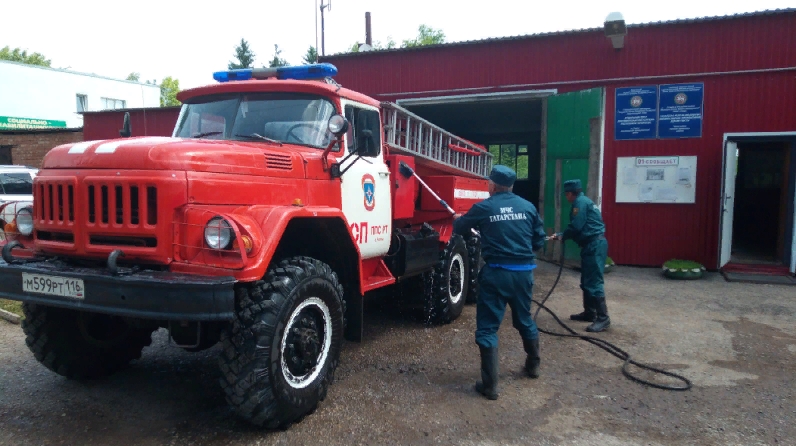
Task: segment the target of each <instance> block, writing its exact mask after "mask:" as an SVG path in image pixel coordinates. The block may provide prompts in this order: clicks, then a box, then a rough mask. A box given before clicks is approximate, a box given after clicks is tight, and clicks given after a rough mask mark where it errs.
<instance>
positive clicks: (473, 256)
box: [465, 235, 483, 304]
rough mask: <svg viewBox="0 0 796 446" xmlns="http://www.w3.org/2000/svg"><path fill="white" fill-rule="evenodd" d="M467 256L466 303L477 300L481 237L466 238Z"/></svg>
mask: <svg viewBox="0 0 796 446" xmlns="http://www.w3.org/2000/svg"><path fill="white" fill-rule="evenodd" d="M467 257H468V266H469V268H470V269H469V271H468V272H467V300H466V301H465V302H466V303H468V304H473V303H476V302H477V301H478V273H479V272H480V271H481V263H482V262H483V260H482V259H481V237H479V236H475V235H474V236H471V237H470V238H468V239H467Z"/></svg>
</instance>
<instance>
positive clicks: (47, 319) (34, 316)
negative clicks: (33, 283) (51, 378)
mask: <svg viewBox="0 0 796 446" xmlns="http://www.w3.org/2000/svg"><path fill="white" fill-rule="evenodd" d="M22 309H23V311H24V312H25V320H24V321H23V322H22V330H23V331H24V332H25V335H26V336H27V337H26V338H25V343H26V344H27V345H28V348H29V349H30V350H31V351H32V352H33V355H34V356H35V357H36V359H37V360H38V361H39V362H40V363H42V364H44V366H45V367H47V368H48V369H50V370H52V371H53V372H55V373H57V374H59V375H63V376H65V377H67V378H74V379H93V378H102V377H105V376H108V375H111V374H113V373H114V372H116V371H118V370H120V369H121V368H123V367H125V366H126V365H127V364H128V363H129V362H130V361H132V360H134V359H138V358H140V357H141V351H142V350H143V349H144V347H146V346H148V345H149V344H151V343H152V332H153V331H154V330H155V328H156V327H154V326H149V325H147V324H146V323H144V322H142V323H141V324H136V323H134V322H135V321H130V320H126V319H124V318H120V317H117V316H110V315H105V314H98V313H88V312H81V311H75V310H67V309H63V308H54V307H47V306H42V305H34V304H27V303H26V304H24V305H23V306H22Z"/></svg>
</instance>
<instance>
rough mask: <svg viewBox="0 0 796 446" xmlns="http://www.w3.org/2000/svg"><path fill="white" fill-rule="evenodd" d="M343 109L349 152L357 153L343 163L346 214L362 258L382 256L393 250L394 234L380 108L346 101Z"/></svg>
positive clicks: (388, 174)
mask: <svg viewBox="0 0 796 446" xmlns="http://www.w3.org/2000/svg"><path fill="white" fill-rule="evenodd" d="M343 108H344V112H345V117H346V119H348V122H349V128H348V133H347V134H346V137H345V140H346V151H347V152H346V153H347V154H352V153H354V155H353V156H351V157H350V158H349V159H348V160H347V161H346V162H345V163H344V164H342V165H341V166H340V168H341V170H345V173H344V174H343V176H342V177H341V181H342V187H341V189H342V194H343V197H342V198H343V214H344V215H345V217H346V219H347V220H348V224H349V229H350V230H351V233H352V234H353V236H354V239H355V240H356V241H357V242H358V243H359V251H360V254H361V256H362V258H363V259H369V258H373V257H380V256H383V255H385V254H387V251H388V250H389V249H390V240H391V234H392V209H391V207H392V200H391V199H390V169H389V168H388V167H387V164H386V163H385V162H384V153H383V151H382V135H383V133H382V129H381V118H380V116H379V110H378V108H376V107H372V106H368V105H364V104H359V103H355V102H350V101H343ZM358 156H361V157H362V158H361V159H359V158H358ZM346 169H348V170H346Z"/></svg>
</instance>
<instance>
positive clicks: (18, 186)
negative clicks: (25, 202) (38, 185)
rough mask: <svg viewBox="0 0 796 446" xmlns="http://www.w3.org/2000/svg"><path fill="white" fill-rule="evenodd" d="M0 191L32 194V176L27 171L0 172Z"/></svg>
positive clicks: (12, 193) (13, 193) (14, 193)
mask: <svg viewBox="0 0 796 446" xmlns="http://www.w3.org/2000/svg"><path fill="white" fill-rule="evenodd" d="M0 191H1V192H2V193H4V194H6V195H32V194H33V178H32V177H31V175H30V174H29V173H27V172H20V173H0Z"/></svg>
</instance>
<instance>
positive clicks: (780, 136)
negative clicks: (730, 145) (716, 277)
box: [716, 131, 796, 274]
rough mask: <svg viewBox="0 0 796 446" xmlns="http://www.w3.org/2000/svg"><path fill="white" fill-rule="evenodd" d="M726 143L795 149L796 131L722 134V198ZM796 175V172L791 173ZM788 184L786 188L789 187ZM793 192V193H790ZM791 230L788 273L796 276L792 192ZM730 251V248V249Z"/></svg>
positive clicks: (795, 220) (795, 211)
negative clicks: (785, 144) (784, 144)
mask: <svg viewBox="0 0 796 446" xmlns="http://www.w3.org/2000/svg"><path fill="white" fill-rule="evenodd" d="M727 141H732V142H735V143H749V142H787V141H790V142H791V144H793V147H791V150H794V149H796V131H790V132H728V133H725V134H724V137H723V139H722V144H721V147H722V152H721V166H722V172H721V196H722V197H723V196H724V193H725V178H724V175H725V169H724V163H725V162H726V156H727V154H726V153H725V147H726V146H727ZM792 173H793V174H794V175H796V172H792ZM789 183H791V184H793V179H792V178H791V179H790V180H789ZM791 184H789V185H788V186H790V185H791ZM791 192H794V191H791ZM722 206H723V203H722V200H719V237H718V238H719V240H718V241H719V243H718V256H716V267H717V269H719V268H721V266H720V265H721V244H722V237H723V235H724V234H723V232H722V220H723V219H722V218H721V215H722ZM733 207H735V200H734V199H733ZM793 208H794V209H793V216H792V218H793V228H792V231H791V255H790V272H791V273H794V274H796V255H795V253H796V192H794V203H793ZM730 246H732V241H730ZM730 249H731V250H732V247H731V248H730Z"/></svg>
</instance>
